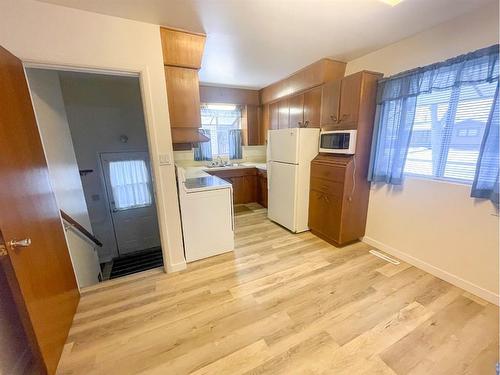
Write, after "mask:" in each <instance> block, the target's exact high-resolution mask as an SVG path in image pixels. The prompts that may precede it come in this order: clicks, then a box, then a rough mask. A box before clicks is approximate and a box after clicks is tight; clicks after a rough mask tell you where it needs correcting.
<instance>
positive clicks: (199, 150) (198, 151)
mask: <svg viewBox="0 0 500 375" xmlns="http://www.w3.org/2000/svg"><path fill="white" fill-rule="evenodd" d="M200 133H201V134H203V135H206V136H207V137H208V138H210V139H212V137H211V134H210V130H208V129H200ZM194 160H196V161H205V160H206V161H210V160H212V142H211V141H208V142H199V143H198V145H197V146H196V147H195V148H194Z"/></svg>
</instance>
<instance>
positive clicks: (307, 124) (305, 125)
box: [304, 120, 309, 128]
mask: <svg viewBox="0 0 500 375" xmlns="http://www.w3.org/2000/svg"><path fill="white" fill-rule="evenodd" d="M308 126H309V120H306V122H304V127H305V128H307V127H308Z"/></svg>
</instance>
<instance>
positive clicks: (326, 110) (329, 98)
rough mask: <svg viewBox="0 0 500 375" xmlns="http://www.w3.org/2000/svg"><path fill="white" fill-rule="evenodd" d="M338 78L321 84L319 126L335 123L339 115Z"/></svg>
mask: <svg viewBox="0 0 500 375" xmlns="http://www.w3.org/2000/svg"><path fill="white" fill-rule="evenodd" d="M340 82H341V81H340V80H337V81H330V82H327V83H325V84H324V85H323V86H322V99H321V126H329V125H336V124H337V120H338V116H339V104H340Z"/></svg>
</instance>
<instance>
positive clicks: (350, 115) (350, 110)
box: [338, 73, 363, 129]
mask: <svg viewBox="0 0 500 375" xmlns="http://www.w3.org/2000/svg"><path fill="white" fill-rule="evenodd" d="M362 78H363V74H362V73H357V74H352V75H350V76H347V77H344V78H343V79H342V84H341V88H340V108H339V117H338V122H339V124H340V125H342V126H348V127H350V128H354V129H355V128H356V124H357V122H358V113H359V102H360V100H361V81H362Z"/></svg>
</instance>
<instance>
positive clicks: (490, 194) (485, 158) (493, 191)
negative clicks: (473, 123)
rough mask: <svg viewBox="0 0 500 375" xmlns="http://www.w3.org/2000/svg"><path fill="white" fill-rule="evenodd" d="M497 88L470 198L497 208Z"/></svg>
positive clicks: (498, 138)
mask: <svg viewBox="0 0 500 375" xmlns="http://www.w3.org/2000/svg"><path fill="white" fill-rule="evenodd" d="M498 90H499V86H498V84H497V90H496V93H495V100H494V102H493V107H492V110H491V113H490V116H489V118H488V123H487V124H486V130H485V132H484V138H483V143H482V144H481V150H480V152H479V158H478V161H477V166H476V176H475V178H474V183H473V184H472V190H471V197H474V198H487V199H490V200H491V201H492V202H493V203H495V204H496V205H497V206H498V205H499V199H498V195H499V194H498V192H499V188H498V174H499V152H498V149H499V144H500V136H499V133H500V132H499V122H500V120H499V116H500V112H499V101H500V100H499V93H498Z"/></svg>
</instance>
